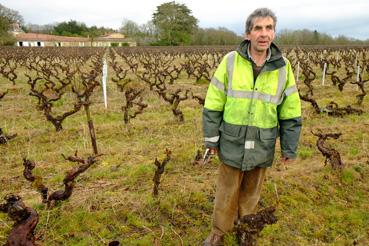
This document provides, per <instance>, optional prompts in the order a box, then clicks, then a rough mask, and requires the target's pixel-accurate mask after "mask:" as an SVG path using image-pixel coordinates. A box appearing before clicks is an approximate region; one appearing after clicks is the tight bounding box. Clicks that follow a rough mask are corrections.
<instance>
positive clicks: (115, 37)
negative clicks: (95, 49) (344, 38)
mask: <svg viewBox="0 0 369 246" xmlns="http://www.w3.org/2000/svg"><path fill="white" fill-rule="evenodd" d="M94 41H108V42H125V41H128V40H127V38H126V37H125V36H124V35H123V34H121V33H110V34H107V35H104V36H100V37H96V38H94Z"/></svg>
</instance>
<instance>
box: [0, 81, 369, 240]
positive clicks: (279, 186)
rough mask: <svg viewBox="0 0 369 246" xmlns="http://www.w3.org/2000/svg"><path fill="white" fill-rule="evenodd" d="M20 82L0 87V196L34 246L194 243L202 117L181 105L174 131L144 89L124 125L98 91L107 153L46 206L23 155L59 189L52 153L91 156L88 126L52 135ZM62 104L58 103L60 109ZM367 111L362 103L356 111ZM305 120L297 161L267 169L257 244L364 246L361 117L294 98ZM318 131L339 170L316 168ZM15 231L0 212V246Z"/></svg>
mask: <svg viewBox="0 0 369 246" xmlns="http://www.w3.org/2000/svg"><path fill="white" fill-rule="evenodd" d="M21 81H22V78H21V79H20V82H18V83H17V84H16V85H15V86H11V85H10V83H9V82H8V81H6V80H4V79H0V91H4V90H5V89H6V88H9V89H10V92H9V94H8V95H6V96H5V97H4V98H3V100H1V101H0V127H2V128H3V129H4V130H5V132H7V133H9V134H11V133H17V134H18V136H17V138H15V139H14V140H12V141H10V142H9V143H8V144H7V145H2V146H0V164H1V166H2V168H1V172H0V181H1V189H0V197H4V196H5V195H6V194H8V193H16V194H19V195H21V196H22V198H23V200H24V202H25V203H26V204H27V205H28V206H31V207H33V208H35V209H36V210H37V212H38V213H39V215H40V222H39V224H38V226H37V228H36V234H37V235H39V236H40V237H39V240H38V241H39V242H40V243H41V244H43V245H107V244H108V243H109V242H110V241H113V240H119V241H120V242H121V243H122V245H181V244H183V245H200V244H201V243H202V241H203V240H204V239H205V238H206V236H207V234H208V233H209V231H210V229H211V214H212V209H213V202H214V194H215V184H216V173H217V167H218V165H219V160H214V161H212V162H211V163H209V164H208V165H206V166H199V165H194V164H192V161H193V159H194V157H195V155H196V152H197V150H198V149H201V148H202V145H203V143H202V129H201V128H202V126H201V111H202V109H201V107H200V106H199V105H198V104H197V102H196V101H195V100H187V101H184V102H182V103H181V104H180V109H181V110H183V112H184V116H185V122H184V123H178V121H177V120H176V119H175V118H174V116H173V115H172V113H171V110H170V107H169V106H168V105H167V104H166V103H164V102H163V101H161V100H160V99H159V98H158V97H157V96H156V95H155V94H153V93H152V92H150V91H149V90H147V91H146V93H145V101H147V102H149V106H148V108H147V109H145V111H144V113H143V114H141V115H139V116H137V118H135V119H132V121H131V123H130V124H128V125H125V124H124V122H123V115H122V113H121V111H120V107H121V106H122V100H123V99H122V94H121V93H120V92H118V91H117V90H116V87H115V85H114V84H112V83H111V82H109V84H108V86H109V87H108V94H109V102H108V108H107V109H105V108H104V106H103V100H102V98H101V95H102V93H101V91H96V92H95V94H94V98H93V104H92V106H91V113H92V118H93V120H94V124H95V127H96V135H97V143H98V148H99V151H100V152H101V153H103V154H104V155H103V156H102V157H101V158H100V161H99V162H98V163H97V164H94V165H93V166H92V167H91V168H90V169H89V170H88V171H87V172H86V173H83V174H82V175H81V176H80V177H79V178H78V180H77V183H76V187H75V191H74V193H73V195H72V196H71V198H70V199H69V200H68V201H65V202H61V203H59V204H58V205H57V206H56V207H54V208H52V209H50V210H48V209H47V208H46V207H45V206H43V205H42V204H41V199H40V196H39V195H38V194H37V192H36V191H35V190H34V188H32V186H31V185H30V183H29V182H28V181H26V180H25V179H24V178H23V177H22V171H23V166H22V158H23V157H27V158H29V159H32V160H34V161H35V162H36V163H37V166H36V168H35V169H34V173H35V174H37V175H41V176H42V177H43V181H44V182H45V185H46V186H48V187H49V188H50V189H51V190H57V189H61V188H62V179H63V177H64V174H65V172H66V171H67V170H69V169H70V168H72V167H73V166H74V164H73V163H68V162H67V161H65V160H64V159H63V158H62V156H61V154H65V155H72V154H73V153H74V151H75V150H78V153H79V155H81V156H87V155H88V154H90V153H91V152H92V150H91V147H90V139H89V136H88V128H87V124H86V119H85V114H84V112H83V111H80V112H78V113H77V114H75V115H73V116H71V117H69V118H67V119H66V120H65V122H64V123H63V128H64V130H63V131H61V132H55V129H54V127H53V126H52V124H51V123H49V122H47V121H46V120H45V118H44V116H43V114H42V112H40V111H37V110H36V108H35V105H36V100H35V99H33V98H31V97H30V96H29V95H28V87H27V85H26V84H25V83H22V82H21ZM179 83H180V84H181V85H183V86H185V87H193V88H195V90H196V91H197V92H196V93H197V94H202V95H204V94H205V92H206V87H207V84H206V83H203V81H200V82H199V83H197V84H195V82H194V81H189V80H186V79H185V78H182V79H181V80H180V81H179ZM318 83H320V82H318ZM327 83H328V81H326V84H327ZM315 91H316V94H317V95H316V98H319V100H318V103H319V104H321V105H325V104H327V103H329V102H330V101H331V100H332V99H334V100H335V101H336V102H337V103H338V104H339V105H340V106H345V105H348V104H353V102H355V97H354V96H353V95H355V92H356V91H355V88H350V87H348V88H345V90H344V91H343V93H341V92H338V90H337V89H336V88H332V87H330V86H325V87H319V89H317V90H315ZM68 98H69V97H66V98H65V99H63V102H59V103H57V105H56V106H57V107H59V108H60V109H61V108H63V107H68V105H70V104H68V103H67V102H66V101H67V100H69V99H68ZM368 106H369V100H368V98H367V97H366V98H365V99H364V104H363V105H362V106H361V107H360V108H361V109H364V110H366V109H367V108H368ZM303 124H304V127H303V131H302V136H301V143H300V149H299V153H298V158H297V160H296V161H295V162H294V163H293V164H291V165H290V166H288V167H287V169H286V170H285V169H283V170H282V171H277V170H276V169H275V168H274V167H273V168H271V169H270V170H269V173H268V177H267V180H266V182H265V185H264V190H263V192H262V199H261V202H260V204H261V206H270V205H276V206H277V211H276V215H277V217H278V222H277V223H276V224H274V225H271V226H267V227H266V228H265V229H264V230H263V231H262V233H261V234H260V237H259V239H258V242H259V245H352V244H353V242H357V243H358V245H368V244H369V239H368V238H369V226H368V225H369V215H368V211H369V197H368V195H367V194H368V192H369V190H368V187H369V186H368V178H367V177H368V175H369V164H368V158H369V156H368V153H367V149H368V145H369V142H368V141H369V140H368V139H369V128H368V127H367V126H369V117H368V113H365V114H363V115H361V116H348V117H344V118H331V117H328V116H326V115H324V114H321V115H315V114H314V113H313V110H312V108H311V105H309V104H306V103H304V102H303ZM318 128H319V129H320V128H322V129H325V130H326V131H341V132H342V136H341V137H340V138H339V139H338V140H329V141H328V144H330V145H331V146H333V147H334V148H336V149H337V150H339V151H340V153H341V157H342V159H343V161H344V162H345V165H346V166H345V169H344V170H343V171H342V172H337V171H333V170H331V168H330V167H329V166H324V159H323V157H322V156H321V154H320V153H319V151H318V150H317V149H316V147H315V143H316V137H315V136H313V135H312V134H311V133H310V131H311V130H317V129H318ZM359 129H360V130H359ZM166 148H168V149H170V150H172V153H173V154H172V160H171V161H170V162H169V163H168V165H167V167H166V171H165V172H164V174H163V175H162V178H161V184H160V188H159V196H158V198H153V197H152V195H151V193H152V188H153V182H152V178H153V175H154V172H155V166H154V164H153V163H154V160H155V158H158V159H159V160H160V161H161V160H162V159H163V158H164V157H165V149H166ZM277 156H278V155H277ZM276 158H277V157H276ZM12 224H13V222H12V221H11V220H10V219H9V218H8V217H7V215H6V214H3V213H1V214H0V244H4V243H5V242H6V237H7V235H8V233H9V231H10V228H11V226H12ZM226 242H227V245H236V240H235V237H234V235H232V234H230V235H227V238H226Z"/></svg>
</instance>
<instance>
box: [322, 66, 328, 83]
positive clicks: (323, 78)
mask: <svg viewBox="0 0 369 246" xmlns="http://www.w3.org/2000/svg"><path fill="white" fill-rule="evenodd" d="M325 70H327V63H326V62H325V63H324V68H323V77H322V86H324V80H325Z"/></svg>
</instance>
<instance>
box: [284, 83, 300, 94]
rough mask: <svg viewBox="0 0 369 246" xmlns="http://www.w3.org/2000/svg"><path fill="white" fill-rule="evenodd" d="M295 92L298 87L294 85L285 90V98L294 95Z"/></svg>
mask: <svg viewBox="0 0 369 246" xmlns="http://www.w3.org/2000/svg"><path fill="white" fill-rule="evenodd" d="M294 92H297V87H296V85H292V86H290V87H288V88H287V89H285V90H284V95H285V96H289V95H291V94H292V93H294Z"/></svg>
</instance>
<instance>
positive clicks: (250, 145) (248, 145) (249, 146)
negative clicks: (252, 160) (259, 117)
mask: <svg viewBox="0 0 369 246" xmlns="http://www.w3.org/2000/svg"><path fill="white" fill-rule="evenodd" d="M254 148H255V141H245V149H254Z"/></svg>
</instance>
